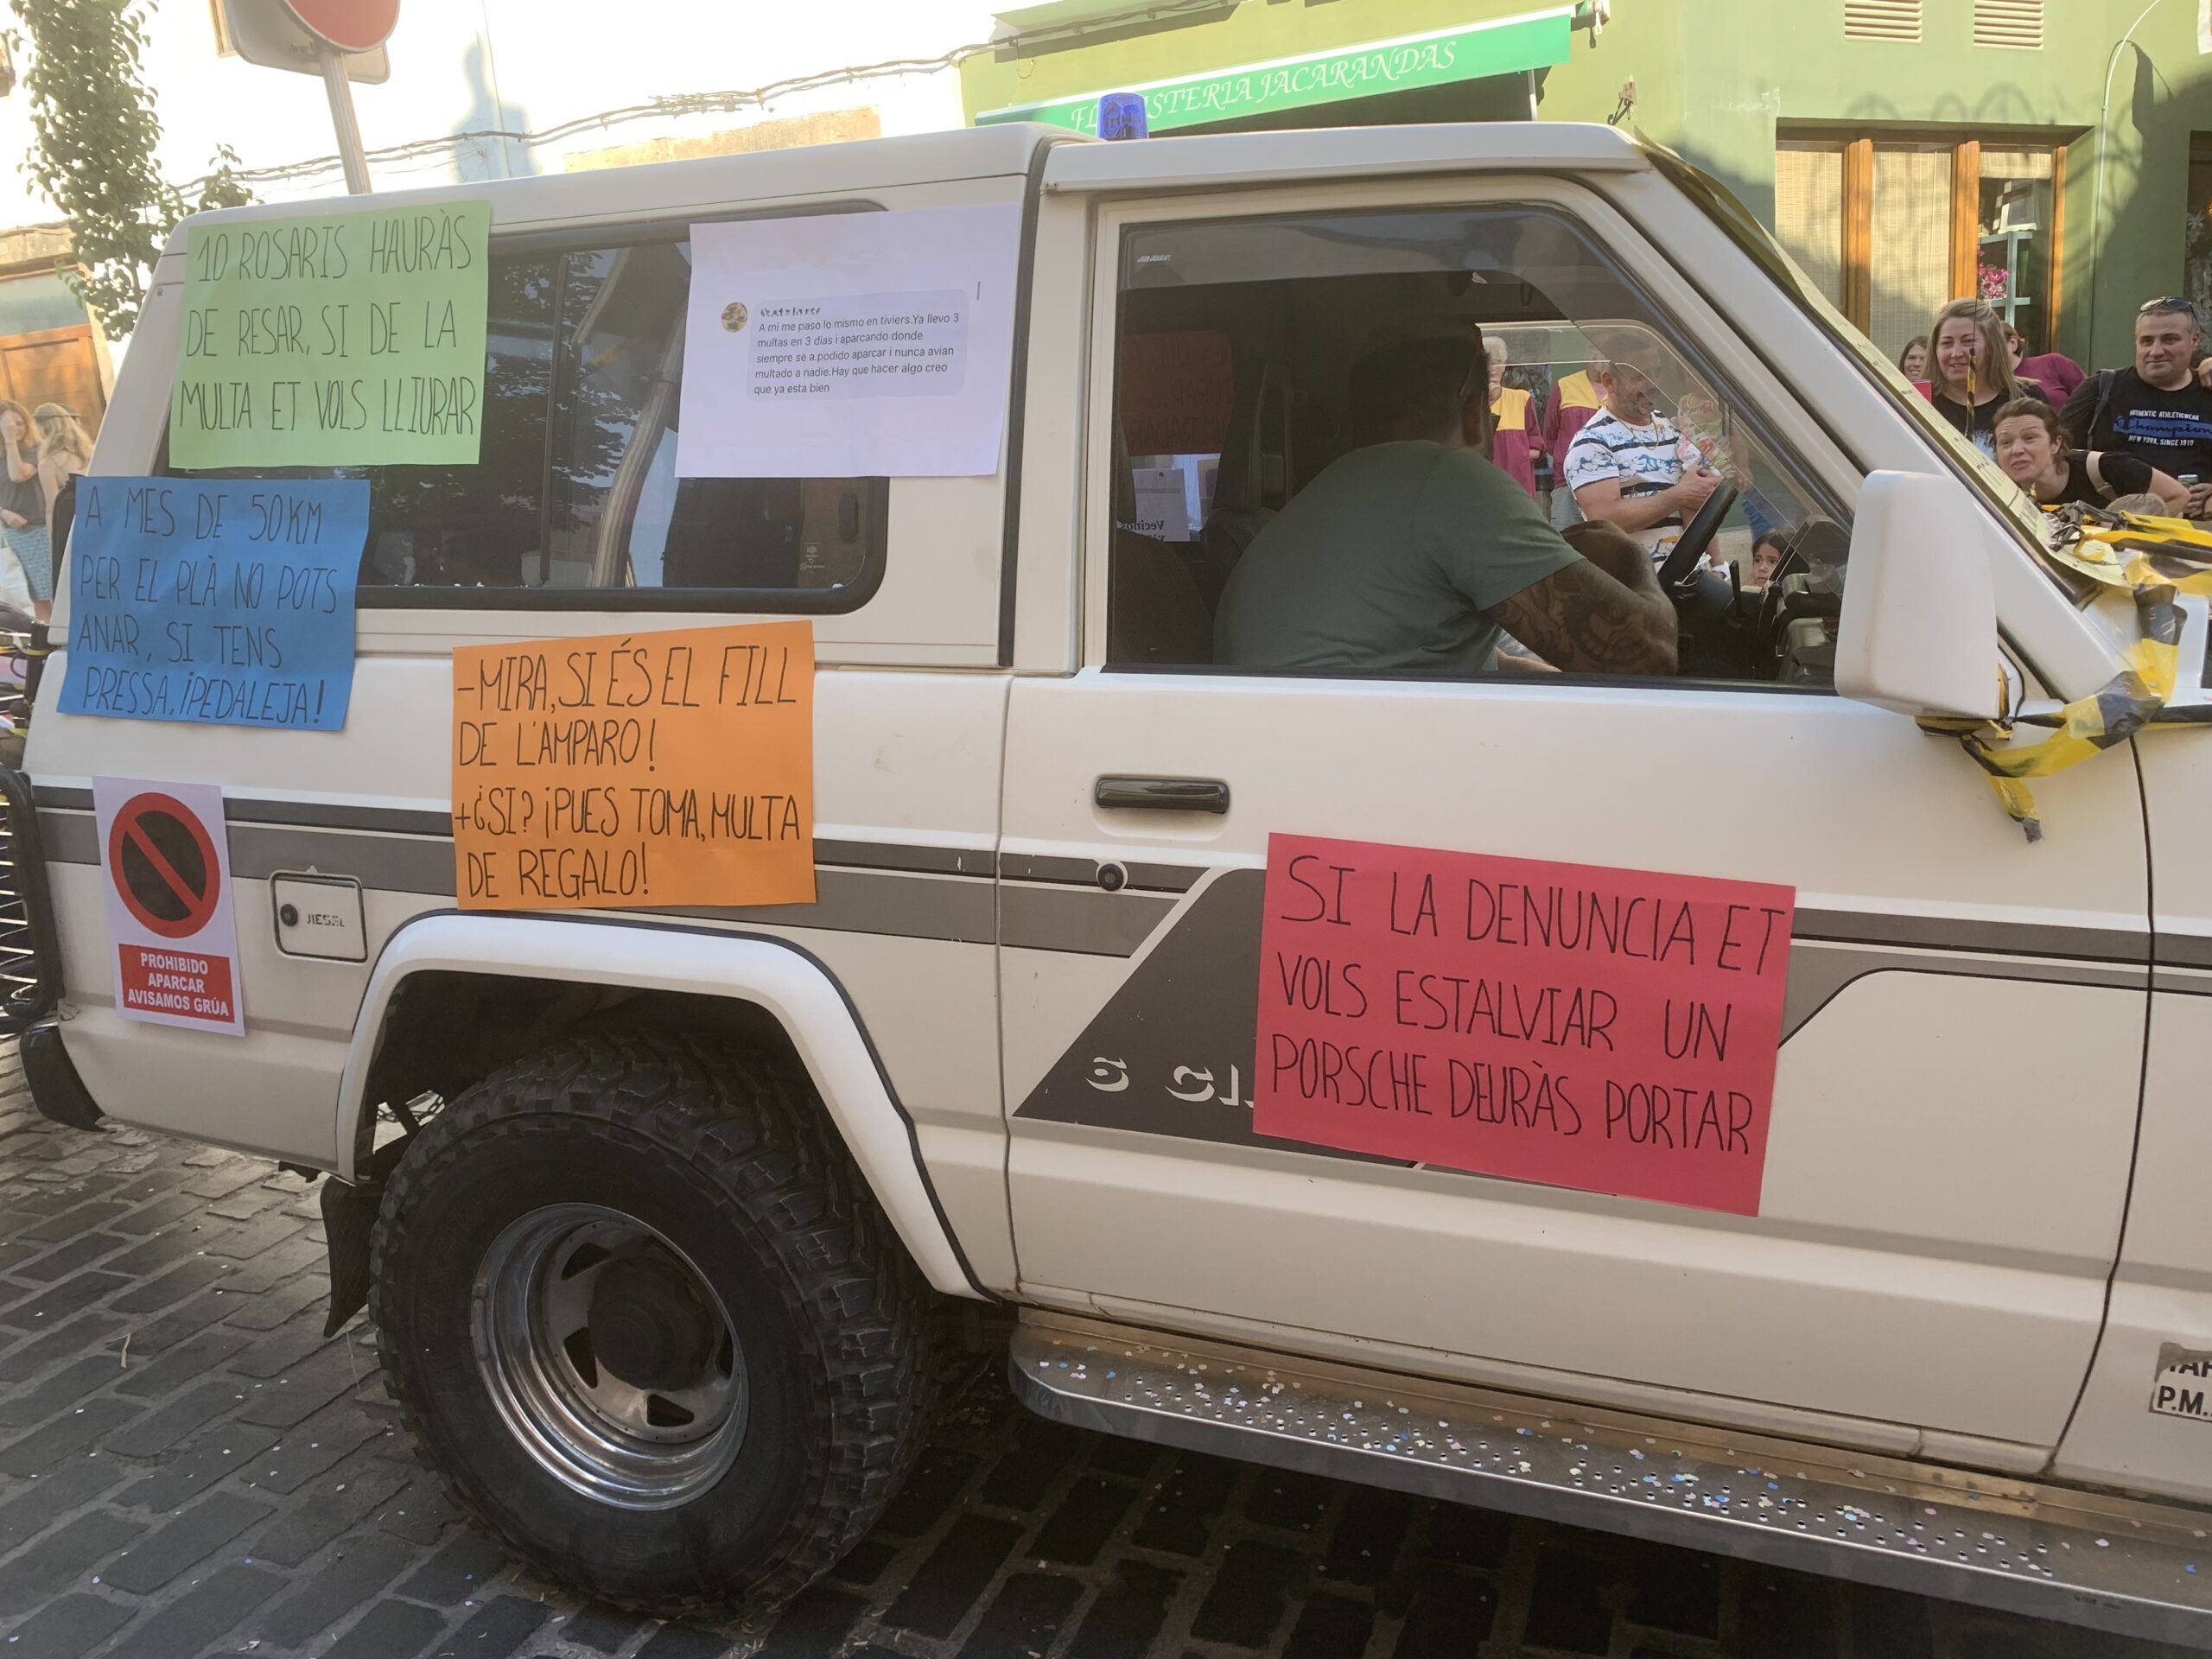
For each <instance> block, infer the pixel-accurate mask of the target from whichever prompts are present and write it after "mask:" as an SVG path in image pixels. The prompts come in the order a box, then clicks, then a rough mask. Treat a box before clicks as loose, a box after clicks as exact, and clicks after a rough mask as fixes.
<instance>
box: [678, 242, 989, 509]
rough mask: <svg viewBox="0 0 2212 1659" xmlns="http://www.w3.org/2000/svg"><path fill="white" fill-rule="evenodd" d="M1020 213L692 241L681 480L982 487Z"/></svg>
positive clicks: (986, 471) (680, 432)
mask: <svg viewBox="0 0 2212 1659" xmlns="http://www.w3.org/2000/svg"><path fill="white" fill-rule="evenodd" d="M1020 239H1021V210H1020V207H1018V206H1017V205H1015V204H1014V203H1012V202H1007V203H1003V204H993V205H990V206H987V207H916V208H903V209H899V210H896V211H893V212H890V213H821V214H815V215H812V216H810V217H808V218H804V219H748V220H745V221H742V222H740V223H737V224H721V225H695V226H692V227H691V262H692V264H691V299H690V310H689V314H688V319H687V322H686V328H685V334H684V341H683V422H682V424H681V426H680V427H679V428H678V430H677V451H676V471H677V476H679V477H682V478H866V477H875V476H887V477H893V478H899V477H905V478H961V477H974V476H982V475H987V474H992V473H995V472H996V471H998V467H999V447H1000V444H1001V441H1002V439H1003V438H1004V436H1005V431H1006V403H1007V370H1008V367H1009V365H1011V363H1012V361H1013V354H1014V282H1015V275H1016V261H1017V256H1018V253H1019V251H1020Z"/></svg>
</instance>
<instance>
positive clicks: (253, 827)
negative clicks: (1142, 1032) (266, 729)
mask: <svg viewBox="0 0 2212 1659" xmlns="http://www.w3.org/2000/svg"><path fill="white" fill-rule="evenodd" d="M39 823H40V828H41V829H42V830H43V831H44V833H45V837H46V855H47V858H48V861H50V862H53V863H56V864H98V863H99V836H98V832H97V830H96V829H95V828H94V824H93V820H92V815H91V814H90V813H89V812H73V811H49V812H41V814H40V815H39ZM229 832H230V842H231V870H232V874H234V875H235V876H237V877H238V879H239V880H263V879H264V878H266V877H268V876H270V875H275V874H279V873H281V872H283V871H288V870H307V869H316V870H321V871H322V872H324V873H326V874H334V875H350V876H353V878H354V879H356V880H359V882H360V883H361V885H362V886H363V887H367V888H370V889H372V890H382V891H386V892H397V893H424V894H429V895H433V896H435V897H439V898H447V899H449V898H451V897H452V896H453V891H454V864H453V842H452V840H451V838H450V837H442V836H380V835H366V834H354V833H349V832H347V831H345V830H342V829H289V828H283V827H280V826H277V825H275V824H257V823H232V824H231V825H230V826H229ZM886 850H887V852H888V853H890V854H892V855H903V854H905V853H906V852H908V851H918V852H941V853H942V854H943V861H944V863H945V864H946V865H947V866H948V867H950V866H952V865H954V864H957V863H958V862H959V861H962V859H963V857H965V858H966V859H967V860H968V861H970V862H972V861H974V860H975V859H976V856H977V855H975V854H973V853H969V854H965V855H963V853H962V852H961V851H960V850H959V849H906V848H899V847H890V848H887V849H886ZM816 851H817V855H818V856H820V857H822V858H823V860H825V861H824V862H822V863H819V864H817V868H816V870H815V893H816V895H817V898H816V901H815V902H814V903H813V904H811V905H766V906H756V907H751V908H728V907H720V906H717V907H709V908H697V909H670V910H666V911H662V912H645V913H648V914H654V913H658V914H662V915H671V916H690V917H698V918H703V919H707V920H712V921H735V922H750V923H753V924H754V925H760V926H773V927H816V928H825V929H828V930H829V931H834V932H840V933H875V934H888V935H893V936H896V937H899V938H922V939H944V940H948V941H951V942H954V943H962V944H990V943H991V942H992V940H993V938H995V935H996V926H995V922H996V916H995V912H996V902H997V893H996V890H995V887H993V886H992V884H991V883H990V882H989V881H988V880H981V881H979V880H970V879H966V878H964V877H963V876H962V875H960V874H956V873H953V872H952V871H951V870H950V868H948V870H947V872H946V873H945V874H926V873H921V872H915V871H912V870H907V869H903V868H897V869H868V868H842V867H841V866H838V865H835V864H830V863H828V862H826V859H827V858H828V856H829V855H831V854H832V853H833V852H838V853H850V852H853V851H859V852H861V853H865V852H866V851H868V847H867V846H866V845H865V844H864V843H861V842H817V843H816ZM982 856H984V857H985V858H988V855H982ZM1039 896H1041V897H1045V898H1047V899H1058V900H1059V901H1061V902H1062V904H1063V905H1064V906H1065V913H1064V914H1058V915H1053V916H1049V917H1044V918H1039V917H1038V916H1037V912H1035V910H1034V909H1032V910H1031V911H1030V912H1028V914H1029V915H1030V916H1031V917H1032V926H1033V928H1034V927H1036V926H1047V927H1051V928H1052V929H1054V930H1055V931H1054V933H1053V934H1052V937H1050V938H1028V939H1027V940H1026V941H1025V942H1027V943H1030V944H1039V945H1042V946H1043V947H1044V948H1046V949H1050V950H1078V951H1091V952H1096V953H1098V954H1101V955H1106V956H1116V957H1126V956H1128V955H1130V954H1131V953H1133V952H1134V951H1135V950H1136V949H1137V947H1138V946H1139V945H1141V944H1143V943H1144V941H1145V939H1146V938H1147V937H1148V936H1149V935H1150V933H1151V932H1152V931H1153V929H1154V927H1156V926H1157V925H1159V923H1160V919H1161V918H1163V917H1165V916H1166V913H1167V912H1168V910H1169V909H1170V908H1171V907H1172V901H1171V900H1168V899H1159V898H1154V897H1150V896H1147V895H1140V894H1137V893H1104V892H1102V891H1100V890H1099V889H1098V888H1096V887H1083V888H1066V889H1060V890H1057V891H1040V893H1039ZM1017 908H1018V907H1017Z"/></svg>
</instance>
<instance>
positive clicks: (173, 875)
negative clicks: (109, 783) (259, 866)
mask: <svg viewBox="0 0 2212 1659" xmlns="http://www.w3.org/2000/svg"><path fill="white" fill-rule="evenodd" d="M107 869H108V880H111V881H112V882H114V883H115V890H116V892H117V893H118V894H119V895H120V896H121V898H122V899H123V907H124V909H125V910H127V911H129V912H130V915H131V918H132V919H133V920H135V921H136V922H137V924H138V925H140V926H141V927H143V928H145V929H147V930H148V931H150V932H154V933H158V934H160V935H161V936H162V938H165V939H188V938H191V937H192V936H193V935H194V933H197V932H198V931H200V929H201V928H203V927H205V926H207V924H208V923H209V922H210V921H211V920H213V918H214V914H215V906H216V905H217V904H218V903H219V901H220V900H221V899H222V896H223V876H222V866H221V865H220V864H219V862H218V861H217V860H216V857H215V843H214V842H213V840H211V839H210V838H209V836H208V831H207V826H206V825H205V824H203V823H200V819H199V817H198V816H197V815H196V814H194V812H193V811H192V810H190V809H189V808H188V807H187V806H186V805H184V804H183V803H182V802H181V801H179V800H177V799H176V798H175V797H174V796H170V795H163V794H162V793H160V792H158V791H153V790H149V791H146V792H145V793H144V794H143V795H134V796H132V797H131V798H130V799H129V800H128V801H126V802H124V805H123V810H121V811H119V812H118V813H117V814H116V815H115V821H114V823H112V824H111V826H110V827H109V829H108V834H107Z"/></svg>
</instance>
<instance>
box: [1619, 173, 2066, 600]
mask: <svg viewBox="0 0 2212 1659" xmlns="http://www.w3.org/2000/svg"><path fill="white" fill-rule="evenodd" d="M1643 148H1644V150H1645V151H1646V153H1647V154H1649V156H1650V157H1651V164H1652V166H1653V167H1654V168H1657V169H1658V171H1659V172H1660V174H1661V175H1663V176H1664V177H1665V178H1666V179H1667V180H1668V181H1669V182H1670V183H1672V184H1673V185H1675V187H1676V188H1678V189H1680V190H1681V192H1682V193H1683V194H1685V195H1687V196H1688V197H1689V198H1690V200H1693V201H1694V202H1695V203H1696V204H1697V205H1698V206H1699V207H1701V208H1702V209H1704V211H1705V213H1706V216H1707V218H1709V219H1712V220H1713V223H1714V224H1715V225H1717V226H1719V227H1720V229H1721V230H1722V232H1725V233H1726V235H1727V237H1728V238H1729V239H1730V240H1731V241H1732V242H1734V243H1735V244H1736V245H1737V246H1738V247H1739V248H1741V249H1742V250H1743V251H1745V253H1746V254H1749V255H1750V256H1751V258H1752V260H1753V261H1754V262H1755V263H1757V264H1758V266H1759V268H1760V269H1761V270H1764V272H1765V273H1766V274H1767V275H1768V276H1769V277H1772V278H1773V279H1774V281H1775V283H1776V285H1777V286H1778V287H1779V288H1781V289H1783V292H1784V293H1786V294H1788V295H1789V296H1791V297H1792V298H1794V299H1795V300H1796V302H1798V304H1799V305H1800V306H1802V308H1804V310H1805V311H1806V313H1807V315H1809V316H1810V317H1811V318H1812V319H1813V321H1815V323H1817V324H1818V325H1819V326H1820V327H1821V329H1822V330H1823V331H1824V332H1825V333H1826V334H1827V335H1828V337H1829V338H1830V339H1831V340H1834V342H1835V343H1836V344H1837V345H1838V346H1841V347H1842V348H1843V349H1844V350H1845V351H1846V352H1847V353H1850V355H1851V356H1852V357H1853V359H1856V360H1857V361H1858V363H1859V366H1860V367H1861V368H1863V369H1865V370H1866V372H1868V373H1869V374H1870V375H1872V377H1873V378H1875V379H1876V380H1878V381H1879V382H1880V383H1881V385H1882V386H1883V387H1884V388H1885V390H1886V391H1888V392H1889V393H1890V395H1891V399H1892V400H1893V401H1894V402H1895V403H1896V404H1897V407H1898V408H1899V409H1901V410H1904V414H1905V416H1906V417H1907V418H1908V419H1910V420H1911V421H1913V422H1914V423H1916V424H1917V425H1918V426H1919V428H1920V429H1921V430H1922V431H1923V432H1924V433H1926V434H1927V435H1928V436H1929V438H1930V439H1931V440H1933V441H1934V442H1936V445H1937V446H1938V447H1939V448H1942V451H1943V453H1944V454H1946V455H1948V457H1949V458H1950V460H1951V461H1952V464H1953V465H1954V466H1955V467H1956V468H1957V469H1958V470H1959V471H1960V472H1961V473H1963V474H1966V475H1967V478H1968V479H1970V480H1972V481H1973V482H1974V485H1975V486H1977V487H1978V488H1979V489H1980V491H1981V493H1982V494H1983V495H1984V496H1986V498H1988V499H1989V500H1990V502H1991V503H1992V504H1993V505H1995V506H1996V507H1997V508H1998V509H1999V512H2002V513H2004V514H2005V517H2006V518H2008V519H2010V520H2011V521H2012V524H2013V525H2014V526H2015V527H2016V528H2017V529H2018V530H2019V531H2021V533H2022V534H2023V535H2024V536H2025V537H2027V539H2028V540H2029V541H2030V543H2032V544H2033V545H2034V546H2035V547H2036V548H2037V550H2038V551H2040V550H2042V549H2043V548H2044V545H2045V537H2046V531H2045V527H2044V514H2043V512H2041V511H2040V510H2038V509H2037V506H2036V505H2035V504H2034V503H2033V502H2032V501H2031V500H2029V499H2028V498H2027V497H2026V496H2025V495H2024V494H2023V493H2021V490H2020V487H2019V486H2018V485H2016V484H2015V483H2013V482H2012V480H2011V479H2009V478H2007V477H2005V474H2003V473H2002V472H2000V471H1999V470H1998V468H1997V466H1996V464H1995V463H1994V462H1993V461H1991V460H1990V459H1989V458H1988V457H1987V456H1986V455H1985V454H1982V453H1981V451H1980V449H1978V448H1975V447H1974V444H1973V442H1971V441H1969V440H1968V439H1967V437H1966V436H1965V435H1962V434H1961V433H1960V432H1959V431H1958V430H1957V429H1955V428H1954V427H1953V426H1951V425H1950V424H1949V423H1948V422H1945V421H1943V420H1942V419H1941V418H1940V417H1939V416H1937V415H1936V411H1935V409H1934V407H1933V406H1932V405H1931V404H1929V401H1928V400H1927V399H1926V398H1925V397H1922V396H1921V395H1920V393H1919V391H1917V390H1916V388H1915V387H1914V385H1913V384H1912V382H1911V381H1910V380H1908V379H1906V378H1904V374H1903V373H1902V372H1899V370H1898V368H1897V365H1896V364H1894V363H1892V362H1891V361H1890V359H1888V358H1886V357H1885V356H1883V355H1882V353H1880V352H1878V351H1877V350H1876V349H1875V347H1874V342H1873V341H1872V340H1868V339H1867V338H1866V335H1865V334H1861V333H1859V330H1858V329H1857V328H1856V327H1853V325H1852V323H1851V322H1850V321H1849V320H1848V319H1847V318H1846V317H1845V316H1844V315H1842V314H1841V313H1840V312H1839V311H1838V310H1837V309H1836V308H1834V306H1833V305H1831V304H1829V303H1828V299H1827V296H1826V295H1825V294H1823V293H1821V290H1820V289H1819V288H1818V287H1816V286H1815V284H1814V283H1813V280H1812V279H1811V278H1810V277H1808V276H1806V275H1805V273H1804V272H1803V271H1802V270H1800V269H1799V268H1798V265H1797V263H1796V261H1795V260H1794V259H1792V258H1791V257H1789V254H1788V253H1787V252H1785V251H1783V246H1782V245H1781V244H1780V243H1779V242H1777V241H1776V240H1775V239H1774V237H1773V236H1772V235H1771V234H1770V232H1768V230H1767V228H1766V226H1764V225H1762V224H1760V223H1759V222H1758V219H1754V218H1753V217H1752V216H1751V213H1749V212H1748V211H1747V210H1746V209H1745V207H1744V205H1743V204H1742V203H1741V202H1739V201H1738V200H1736V198H1735V196H1734V194H1732V192H1731V191H1730V190H1729V189H1728V188H1727V187H1726V185H1724V184H1722V183H1721V182H1720V181H1719V180H1717V179H1715V178H1713V176H1712V175H1709V174H1707V173H1706V172H1705V171H1704V170H1702V169H1701V168H1699V167H1697V166H1696V165H1695V164H1694V163H1692V162H1687V161H1685V160H1683V159H1682V157H1681V156H1678V155H1676V154H1675V152H1674V151H1672V150H1670V149H1667V148H1666V147H1665V146H1664V145H1662V144H1656V143H1651V142H1650V141H1649V139H1646V140H1644V141H1643ZM2044 569H2050V565H2049V564H2048V563H2045V564H2044ZM2053 574H2054V575H2056V572H2054V573H2053Z"/></svg>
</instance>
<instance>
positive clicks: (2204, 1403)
mask: <svg viewBox="0 0 2212 1659" xmlns="http://www.w3.org/2000/svg"><path fill="white" fill-rule="evenodd" d="M2151 1409H2152V1411H2154V1412H2156V1413H2158V1415H2160V1416H2162V1417H2194V1418H2196V1419H2197V1420H2198V1421H2201V1422H2212V1359H2177V1360H2175V1361H2173V1362H2172V1363H2170V1364H2169V1365H2167V1366H2166V1367H2165V1369H2164V1370H2161V1371H2160V1372H2159V1373H2158V1381H2157V1382H2156V1383H2153V1384H2152V1388H2151Z"/></svg>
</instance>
